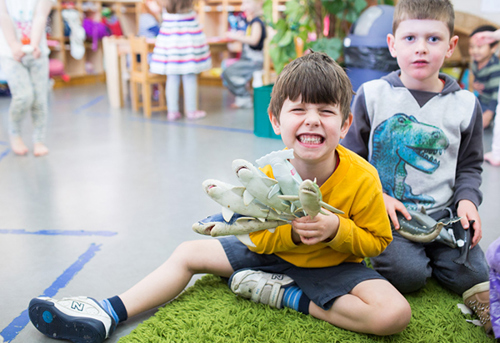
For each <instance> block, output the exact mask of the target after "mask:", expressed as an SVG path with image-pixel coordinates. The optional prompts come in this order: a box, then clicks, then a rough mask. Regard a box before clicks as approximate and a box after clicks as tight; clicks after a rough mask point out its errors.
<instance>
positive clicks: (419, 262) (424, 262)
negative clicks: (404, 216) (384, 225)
mask: <svg viewBox="0 0 500 343" xmlns="http://www.w3.org/2000/svg"><path fill="white" fill-rule="evenodd" d="M392 236H393V241H392V242H391V244H389V245H388V246H387V248H386V249H385V250H384V251H383V252H382V253H381V254H380V255H379V256H376V257H372V258H370V260H371V262H372V265H373V268H374V269H375V270H376V271H377V272H379V273H380V274H381V275H382V276H383V277H385V278H386V279H387V280H388V281H389V282H390V283H391V284H392V285H394V287H396V288H397V289H398V290H399V291H400V292H401V293H410V292H414V291H417V290H419V289H420V288H422V287H423V286H425V283H426V282H427V279H428V278H429V277H431V275H432V268H431V267H430V265H429V263H430V259H429V258H428V257H427V255H426V252H425V248H424V247H423V245H422V244H421V243H415V242H412V241H409V240H408V239H406V238H404V237H403V236H401V235H400V234H398V233H397V232H394V231H393V235H392Z"/></svg>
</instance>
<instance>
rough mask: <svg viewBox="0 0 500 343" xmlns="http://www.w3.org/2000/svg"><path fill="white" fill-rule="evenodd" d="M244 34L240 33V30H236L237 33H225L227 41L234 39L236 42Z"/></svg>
mask: <svg viewBox="0 0 500 343" xmlns="http://www.w3.org/2000/svg"><path fill="white" fill-rule="evenodd" d="M244 35H245V34H244V32H243V31H241V30H238V31H227V32H226V38H229V39H234V40H238V38H240V37H242V36H244Z"/></svg>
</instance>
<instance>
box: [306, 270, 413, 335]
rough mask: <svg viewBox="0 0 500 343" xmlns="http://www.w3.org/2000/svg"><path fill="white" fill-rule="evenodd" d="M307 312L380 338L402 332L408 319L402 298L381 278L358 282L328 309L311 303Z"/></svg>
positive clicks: (407, 305) (409, 315)
mask: <svg viewBox="0 0 500 343" xmlns="http://www.w3.org/2000/svg"><path fill="white" fill-rule="evenodd" d="M309 313H310V314H311V315H312V316H314V317H316V318H318V319H322V320H324V321H327V322H329V323H331V324H333V325H335V326H338V327H341V328H343V329H346V330H351V331H356V332H363V333H370V334H375V335H380V336H384V335H392V334H395V333H398V332H401V331H403V330H404V329H405V328H406V326H407V325H408V323H409V322H410V318H411V308H410V305H409V304H408V302H407V301H406V299H405V298H404V297H403V296H402V295H401V293H399V292H398V291H397V290H396V289H395V288H394V287H393V286H392V285H391V284H390V283H389V282H387V281H385V280H381V279H375V280H366V281H363V282H361V283H359V284H358V285H357V286H356V287H354V288H353V289H352V291H351V292H350V293H349V294H346V295H343V296H341V297H339V298H337V299H336V300H335V302H334V303H333V306H332V307H331V308H330V309H329V310H324V309H322V308H321V307H319V306H318V305H316V304H314V303H313V302H311V303H310V305H309Z"/></svg>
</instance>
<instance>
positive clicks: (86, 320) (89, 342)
mask: <svg viewBox="0 0 500 343" xmlns="http://www.w3.org/2000/svg"><path fill="white" fill-rule="evenodd" d="M28 310H29V317H30V320H31V322H32V323H33V325H34V326H35V328H37V330H38V331H40V332H41V333H43V334H44V335H46V336H48V337H50V338H55V339H67V340H70V341H72V342H74V343H101V342H103V341H104V340H105V339H106V338H108V337H109V336H110V335H111V334H112V333H113V331H114V330H115V328H116V322H115V321H114V319H113V318H112V317H111V316H110V315H109V314H108V313H107V312H106V311H105V310H104V309H103V308H102V307H101V305H99V303H98V302H97V301H96V300H94V299H92V298H87V297H69V298H63V299H61V300H55V299H52V298H47V297H39V298H34V299H31V301H30V305H29V309H28Z"/></svg>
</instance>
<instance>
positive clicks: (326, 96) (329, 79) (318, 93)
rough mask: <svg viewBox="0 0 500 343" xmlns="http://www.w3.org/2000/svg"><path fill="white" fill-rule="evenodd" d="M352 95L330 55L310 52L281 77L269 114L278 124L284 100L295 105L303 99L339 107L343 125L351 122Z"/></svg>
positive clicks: (346, 80) (349, 87) (287, 67)
mask: <svg viewBox="0 0 500 343" xmlns="http://www.w3.org/2000/svg"><path fill="white" fill-rule="evenodd" d="M353 95H354V92H353V91H352V85H351V81H350V80H349V78H348V77H347V74H346V73H345V71H344V69H342V67H340V66H339V65H338V64H337V62H335V61H334V60H333V59H332V58H331V57H330V56H328V55H327V54H324V53H321V52H311V53H310V54H307V55H305V56H302V57H300V58H297V59H296V60H294V61H292V62H291V63H290V64H288V65H287V66H286V67H285V68H284V69H283V71H282V72H281V73H280V75H279V76H278V80H277V81H276V83H275V84H274V87H273V91H272V93H271V103H270V104H269V109H268V111H269V112H271V113H272V114H273V116H274V117H275V118H276V119H277V120H278V121H279V119H280V118H279V115H280V113H281V108H282V107H283V103H284V102H285V100H286V99H290V100H291V101H295V100H297V99H298V98H299V96H302V102H303V103H310V104H336V105H339V107H340V111H341V113H342V117H343V118H342V123H343V122H344V121H345V120H346V119H347V118H349V113H350V112H351V110H350V105H351V100H352V96H353Z"/></svg>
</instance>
